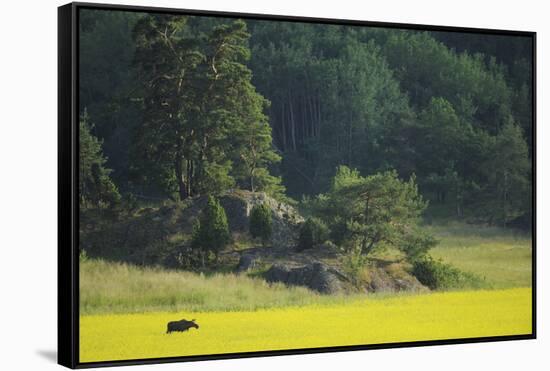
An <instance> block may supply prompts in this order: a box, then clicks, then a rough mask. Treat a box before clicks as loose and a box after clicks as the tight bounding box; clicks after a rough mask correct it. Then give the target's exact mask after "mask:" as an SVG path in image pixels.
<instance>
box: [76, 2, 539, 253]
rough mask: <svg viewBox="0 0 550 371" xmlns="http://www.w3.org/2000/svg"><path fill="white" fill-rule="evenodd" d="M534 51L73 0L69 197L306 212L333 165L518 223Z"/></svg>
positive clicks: (440, 210)
mask: <svg viewBox="0 0 550 371" xmlns="http://www.w3.org/2000/svg"><path fill="white" fill-rule="evenodd" d="M531 48H532V45H531V40H530V39H529V38H524V37H521V36H498V35H488V34H484V35H481V34H470V33H453V32H428V31H422V32H421V31H413V30H398V29H386V28H379V27H357V26H340V25H317V24H309V23H297V22H272V21H260V20H245V21H243V20H235V19H225V18H208V17H191V16H189V17H183V16H169V15H146V14H142V13H130V12H111V11H102V10H94V11H85V10H82V11H81V14H80V95H79V103H80V110H81V123H80V141H81V144H80V146H81V168H80V195H81V206H82V207H87V206H90V205H91V206H98V205H114V204H116V203H118V202H124V201H125V200H126V201H127V200H135V199H137V200H140V199H144V200H162V199H166V198H172V199H176V200H177V199H180V200H182V199H186V198H190V197H194V196H198V195H208V194H216V193H219V192H221V191H223V190H226V189H232V188H240V189H248V190H250V191H262V192H266V193H267V194H270V195H272V196H273V197H275V198H278V199H280V200H285V201H286V202H291V203H292V202H301V203H302V204H304V205H309V206H311V205H312V204H313V206H311V207H312V208H314V207H318V206H319V204H321V203H322V202H320V201H323V200H320V199H318V197H319V196H318V195H322V194H325V193H327V192H329V191H331V190H332V191H334V192H336V191H337V190H338V189H337V187H335V184H334V182H335V179H337V178H338V177H336V178H335V175H337V170H338V169H339V170H338V171H339V172H340V176H342V174H343V172H348V175H349V176H348V181H349V179H352V180H353V179H356V181H357V182H365V184H367V183H369V182H374V183H376V182H377V181H378V180H377V179H378V178H364V177H369V176H376V174H381V175H378V176H380V177H382V178H383V179H386V180H387V181H388V182H390V183H391V182H393V180H392V179H397V178H399V179H405V180H406V179H409V178H411V177H413V178H414V179H415V181H416V184H417V185H418V190H419V192H420V194H421V195H422V196H423V198H424V199H426V200H429V205H430V206H429V207H428V210H427V211H426V212H425V214H424V215H425V217H453V218H455V217H456V218H461V219H466V220H468V221H472V222H476V223H488V224H498V225H503V226H516V227H518V226H519V227H522V228H526V229H527V228H529V227H530V223H531V219H530V218H531V189H532V188H531V171H532V169H531V156H532V149H533V138H532V135H531V132H532V130H531V128H532V124H533V123H532V104H531V103H532V95H531V94H532V85H531V81H532V70H531V67H532V64H531V58H532V57H531V56H532V49H531ZM350 169H352V170H350ZM359 174H360V175H359ZM384 177H385V178H384ZM382 178H381V179H382ZM415 187H416V185H415ZM334 194H335V195H336V194H337V193H334ZM334 197H337V196H334ZM325 201H326V200H325ZM367 202H368V201H367ZM367 205H368V203H367ZM375 235H376V236H377V234H375ZM371 242H372V241H370V242H369V241H364V246H363V247H364V248H365V249H367V248H369V246H370V245H372V243H371ZM376 242H377V241H376Z"/></svg>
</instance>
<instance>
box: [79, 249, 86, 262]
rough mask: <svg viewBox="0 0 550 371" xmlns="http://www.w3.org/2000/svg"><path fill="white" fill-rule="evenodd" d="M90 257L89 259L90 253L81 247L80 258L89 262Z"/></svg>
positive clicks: (81, 260)
mask: <svg viewBox="0 0 550 371" xmlns="http://www.w3.org/2000/svg"><path fill="white" fill-rule="evenodd" d="M88 259H89V257H88V253H87V252H86V250H84V249H80V254H79V255H78V260H79V261H80V262H81V263H84V262H87V261H88Z"/></svg>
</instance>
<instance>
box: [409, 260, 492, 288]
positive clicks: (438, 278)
mask: <svg viewBox="0 0 550 371" xmlns="http://www.w3.org/2000/svg"><path fill="white" fill-rule="evenodd" d="M412 274H413V275H414V276H415V277H416V278H417V279H418V280H419V281H420V282H421V283H422V284H423V285H426V286H428V287H429V288H430V289H432V290H445V289H457V288H482V287H484V286H486V283H485V281H484V280H483V279H482V278H480V277H478V276H477V275H475V274H473V273H469V272H463V271H461V270H460V269H458V268H455V267H453V266H452V265H450V264H446V263H444V262H443V261H442V260H435V259H433V258H432V257H431V256H429V255H428V256H424V257H422V258H420V259H417V260H415V261H414V262H413V267H412Z"/></svg>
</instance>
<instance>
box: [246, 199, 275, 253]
mask: <svg viewBox="0 0 550 371" xmlns="http://www.w3.org/2000/svg"><path fill="white" fill-rule="evenodd" d="M272 232H273V231H272V220H271V210H270V209H269V207H268V206H267V205H266V204H261V205H255V206H254V207H253V208H252V211H251V212H250V234H251V235H252V237H253V238H258V237H259V238H260V239H261V240H262V244H263V245H264V246H265V245H266V244H267V243H268V242H269V239H270V238H271V234H272Z"/></svg>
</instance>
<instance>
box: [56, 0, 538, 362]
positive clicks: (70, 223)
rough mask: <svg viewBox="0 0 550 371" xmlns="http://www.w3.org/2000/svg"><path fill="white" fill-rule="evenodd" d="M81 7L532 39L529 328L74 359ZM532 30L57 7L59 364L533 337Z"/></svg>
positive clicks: (76, 350)
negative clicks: (496, 333)
mask: <svg viewBox="0 0 550 371" xmlns="http://www.w3.org/2000/svg"><path fill="white" fill-rule="evenodd" d="M81 9H103V10H121V11H125V12H148V13H171V14H181V15H198V16H209V17H228V18H242V19H257V20H271V21H291V22H305V23H317V24H335V25H356V26H369V27H383V28H399V29H409V30H428V31H446V32H460V33H476V34H490V35H510V36H524V37H528V38H530V39H531V42H532V53H533V54H532V63H533V65H532V68H533V69H532V71H533V74H532V85H531V86H532V96H533V101H532V107H531V109H532V112H533V125H532V138H533V152H532V169H533V171H532V187H533V188H532V192H533V197H532V213H533V214H532V220H533V223H532V241H533V245H532V248H533V250H532V290H533V291H532V292H533V294H532V333H531V334H526V335H510V336H490V337H478V338H462V339H449V340H433V341H412V342H399V343H385V344H366V345H357V346H337V347H327V348H306V349H290V350H277V351H256V352H245V353H231V354H211V355H200V356H181V357H166V358H147V359H128V360H121V361H104V362H103V361H102V362H89V363H81V362H80V361H79V290H78V288H79V272H78V261H79V260H78V259H79V256H78V243H79V235H78V231H79V220H78V207H79V206H78V205H79V202H78V153H79V144H78V143H79V142H78V138H79V133H78V131H79V127H78V121H79V97H78V91H79V55H78V50H79V28H78V24H79V11H80V10H81ZM536 148H537V147H536V32H526V31H511V30H495V29H484V28H462V27H447V26H433V25H422V24H404V23H386V22H371V21H358V20H343V19H327V18H313V17H297V16H281V15H267V14H251V13H233V12H222V11H202V10H190V9H173V8H158V7H148V6H129V5H108V4H96V3H79V2H76V3H70V4H67V5H64V6H61V7H59V8H58V363H59V364H60V365H63V366H66V367H69V368H91V367H106V366H122V365H138V364H155V363H169V362H184V361H204V360H217V359H231V358H244V357H265V356H280V355H292V354H308V353H324V352H342V351H354V350H369V349H386V348H401V347H418V346H431V345H448V344H464V343H480V342H495V341H509V340H528V339H536V328H537V310H536V309H537V307H536V304H537V299H536V296H537V295H536V293H537V280H536V276H537V270H536V268H537V266H536V263H537V259H536V255H537V254H536V252H537V248H536V246H537V238H536V232H537V231H536V224H537V223H536V216H537V215H536V214H537V213H536V195H537V190H536V185H537V183H536V154H537V150H536Z"/></svg>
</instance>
